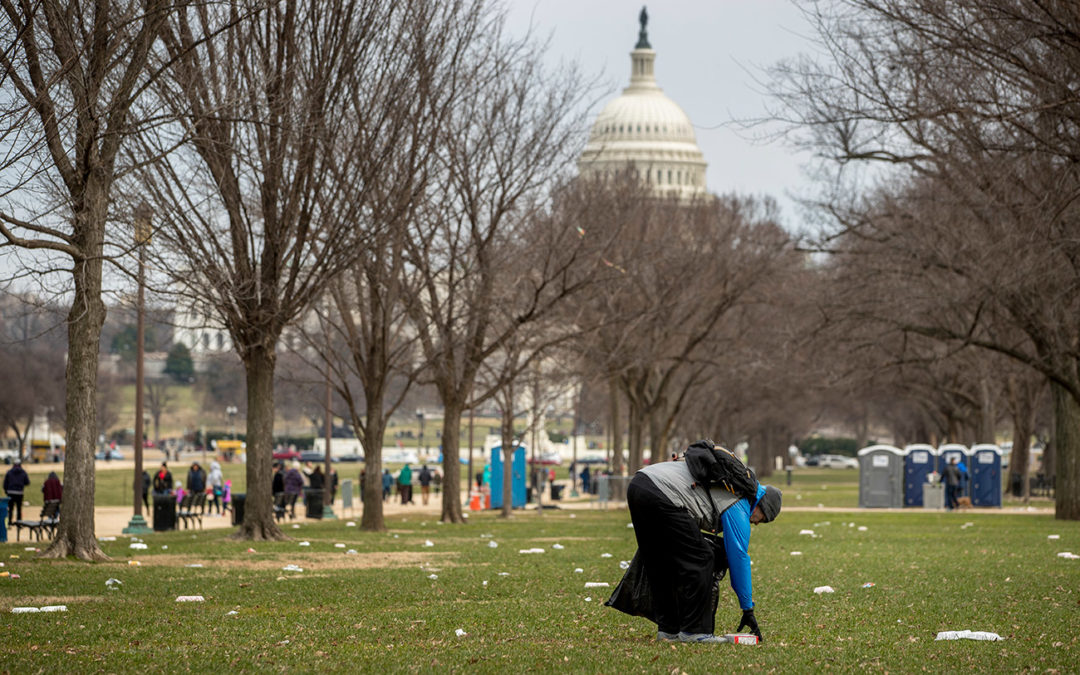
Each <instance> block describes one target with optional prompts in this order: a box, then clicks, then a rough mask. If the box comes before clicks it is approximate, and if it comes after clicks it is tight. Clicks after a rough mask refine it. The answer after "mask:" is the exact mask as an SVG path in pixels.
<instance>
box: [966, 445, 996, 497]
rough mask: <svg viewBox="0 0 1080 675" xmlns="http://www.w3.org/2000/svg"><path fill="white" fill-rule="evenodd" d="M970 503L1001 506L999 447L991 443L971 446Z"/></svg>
mask: <svg viewBox="0 0 1080 675" xmlns="http://www.w3.org/2000/svg"><path fill="white" fill-rule="evenodd" d="M968 472H969V473H970V474H971V505H972V506H997V507H999V508H1000V507H1001V448H999V447H998V446H996V445H994V444H992V443H980V444H979V445H973V446H971V460H970V461H969V462H968Z"/></svg>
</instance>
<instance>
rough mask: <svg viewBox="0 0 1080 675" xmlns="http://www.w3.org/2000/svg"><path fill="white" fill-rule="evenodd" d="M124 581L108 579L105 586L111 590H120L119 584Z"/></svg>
mask: <svg viewBox="0 0 1080 675" xmlns="http://www.w3.org/2000/svg"><path fill="white" fill-rule="evenodd" d="M123 583H124V582H123V581H120V580H119V579H106V580H105V587H106V588H108V589H109V590H110V591H118V590H120V588H119V586H120V585H122V584H123Z"/></svg>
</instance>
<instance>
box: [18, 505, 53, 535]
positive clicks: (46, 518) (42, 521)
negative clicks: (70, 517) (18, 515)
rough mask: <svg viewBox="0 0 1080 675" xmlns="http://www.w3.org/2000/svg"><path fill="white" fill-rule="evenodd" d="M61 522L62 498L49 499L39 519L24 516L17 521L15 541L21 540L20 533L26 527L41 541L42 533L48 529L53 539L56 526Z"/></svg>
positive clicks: (42, 508) (42, 507) (43, 506)
mask: <svg viewBox="0 0 1080 675" xmlns="http://www.w3.org/2000/svg"><path fill="white" fill-rule="evenodd" d="M59 524H60V500H59V499H49V500H47V501H46V502H45V503H44V504H42V506H41V516H40V517H39V518H38V519H37V520H31V519H29V518H23V519H22V520H16V521H15V541H18V540H19V535H20V534H21V533H22V530H23V528H24V527H25V528H26V529H28V530H30V534H32V535H36V536H37V540H38V541H41V534H42V533H43V532H46V531H47V532H48V534H49V539H52V538H53V535H54V534H56V526H57V525H59Z"/></svg>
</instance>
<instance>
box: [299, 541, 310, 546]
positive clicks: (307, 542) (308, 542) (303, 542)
mask: <svg viewBox="0 0 1080 675" xmlns="http://www.w3.org/2000/svg"><path fill="white" fill-rule="evenodd" d="M300 545H301V546H311V542H310V541H302V542H300Z"/></svg>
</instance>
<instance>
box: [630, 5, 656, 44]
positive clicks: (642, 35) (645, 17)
mask: <svg viewBox="0 0 1080 675" xmlns="http://www.w3.org/2000/svg"><path fill="white" fill-rule="evenodd" d="M638 21H639V22H641V31H639V32H638V41H637V44H636V45H634V49H652V45H650V44H649V36H648V34H647V33H646V32H645V26H646V24H648V23H649V13H648V12H647V11H645V5H642V6H641V14H638Z"/></svg>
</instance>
